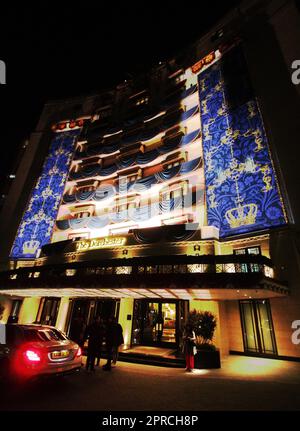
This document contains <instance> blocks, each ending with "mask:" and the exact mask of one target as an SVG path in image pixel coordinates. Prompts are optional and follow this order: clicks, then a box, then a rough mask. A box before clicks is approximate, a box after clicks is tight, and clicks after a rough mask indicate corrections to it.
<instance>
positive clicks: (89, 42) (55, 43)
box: [0, 0, 240, 185]
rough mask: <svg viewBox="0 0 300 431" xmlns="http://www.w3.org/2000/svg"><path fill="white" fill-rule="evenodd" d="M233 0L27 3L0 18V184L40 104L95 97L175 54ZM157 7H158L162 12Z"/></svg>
mask: <svg viewBox="0 0 300 431" xmlns="http://www.w3.org/2000/svg"><path fill="white" fill-rule="evenodd" d="M239 3H240V1H239V0H230V1H229V0H227V1H226V2H225V1H223V2H221V1H216V0H209V1H203V0H202V1H194V2H182V4H181V3H179V2H175V1H161V2H157V3H155V2H149V1H148V2H144V1H143V2H140V3H139V5H136V6H134V5H132V3H131V2H123V3H122V5H117V4H115V2H112V1H105V2H102V1H98V2H90V1H87V2H82V3H81V4H80V3H78V2H64V3H62V2H57V3H55V2H53V1H51V2H50V1H45V0H43V2H40V3H38V2H33V1H32V2H31V3H30V2H26V3H21V4H19V3H13V2H11V5H10V6H9V5H7V6H6V9H4V10H3V6H2V5H1V16H0V37H1V39H0V40H1V45H0V59H1V60H4V61H5V63H6V66H7V84H6V85H0V106H1V133H0V139H1V157H0V181H1V185H3V183H4V180H5V177H6V176H7V174H8V173H9V172H10V171H11V169H12V167H13V162H14V160H15V157H16V153H17V151H18V148H19V147H20V145H21V143H22V141H23V140H24V139H26V138H27V137H28V136H29V134H30V132H32V131H33V130H34V128H35V126H36V123H37V121H38V118H39V116H40V114H41V110H42V107H43V105H44V103H45V102H46V101H47V100H49V99H60V98H64V97H68V96H78V95H81V94H89V93H93V92H99V91H100V90H101V89H105V88H109V87H112V86H114V85H116V84H118V83H119V82H121V81H122V80H124V79H126V78H129V77H130V76H132V75H133V76H134V75H136V74H139V73H141V72H143V71H147V70H149V68H150V67H151V66H152V65H154V64H157V63H158V62H159V61H160V60H168V59H169V58H172V56H174V55H176V54H177V53H180V52H181V51H182V50H184V49H185V48H186V47H188V46H189V45H190V44H191V43H193V42H195V41H196V40H197V38H199V37H201V36H202V35H203V34H205V33H206V32H207V31H208V30H210V28H211V26H212V25H214V24H215V23H216V22H217V21H218V19H219V18H221V17H222V16H223V15H224V14H225V13H226V12H227V11H228V10H230V9H231V8H232V7H236V6H237V5H238V4H239ZM162 5H163V6H162Z"/></svg>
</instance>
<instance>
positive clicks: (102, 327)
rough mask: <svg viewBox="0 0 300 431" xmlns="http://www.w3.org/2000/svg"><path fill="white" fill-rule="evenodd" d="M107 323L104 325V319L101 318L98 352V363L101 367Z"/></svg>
mask: <svg viewBox="0 0 300 431" xmlns="http://www.w3.org/2000/svg"><path fill="white" fill-rule="evenodd" d="M105 330H106V328H105V325H104V320H103V319H100V326H99V344H98V349H97V354H96V359H97V360H96V365H97V367H99V365H100V359H101V354H102V344H103V340H104V337H105Z"/></svg>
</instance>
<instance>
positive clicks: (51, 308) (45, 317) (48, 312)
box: [36, 298, 60, 326]
mask: <svg viewBox="0 0 300 431" xmlns="http://www.w3.org/2000/svg"><path fill="white" fill-rule="evenodd" d="M59 304H60V299H59V298H42V299H41V302H40V306H39V311H38V314H37V318H36V323H40V324H41V325H51V326H55V324H56V319H57V314H58V309H59Z"/></svg>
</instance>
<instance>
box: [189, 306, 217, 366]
mask: <svg viewBox="0 0 300 431" xmlns="http://www.w3.org/2000/svg"><path fill="white" fill-rule="evenodd" d="M186 323H187V324H188V325H191V326H192V328H193V331H194V332H195V335H196V345H197V354H196V355H195V368H220V367H221V363H220V352H219V350H217V349H216V347H215V346H214V344H213V342H212V340H213V337H214V332H215V329H216V326H217V319H216V317H215V316H214V314H212V313H211V312H210V311H197V310H193V311H191V312H190V313H189V315H188V319H187V322H186Z"/></svg>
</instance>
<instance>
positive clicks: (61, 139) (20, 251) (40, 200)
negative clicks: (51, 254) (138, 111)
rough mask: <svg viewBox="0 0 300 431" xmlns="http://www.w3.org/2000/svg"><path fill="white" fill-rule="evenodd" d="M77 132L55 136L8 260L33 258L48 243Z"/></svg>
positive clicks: (77, 130)
mask: <svg viewBox="0 0 300 431" xmlns="http://www.w3.org/2000/svg"><path fill="white" fill-rule="evenodd" d="M79 132H80V130H79V129H76V130H72V131H68V132H61V133H57V134H56V136H55V137H54V139H53V140H52V142H51V144H50V149H49V154H48V156H47V158H46V160H45V162H44V165H43V168H42V173H41V175H40V177H39V178H38V180H37V182H36V185H35V188H34V189H33V192H32V194H31V198H30V201H29V203H28V205H27V208H26V211H25V213H24V215H23V218H22V222H21V224H20V226H19V229H18V233H17V236H16V238H15V242H14V244H13V247H12V250H11V254H10V257H11V258H14V259H18V258H35V257H36V256H37V255H38V252H39V251H40V250H41V247H42V246H43V245H45V244H47V243H48V242H49V241H50V238H51V234H52V230H53V227H54V224H55V220H56V216H57V212H58V208H59V204H60V201H61V197H62V194H63V191H64V188H65V183H66V179H67V177H68V172H69V166H70V163H71V159H72V156H73V152H74V147H75V142H76V140H77V136H78V134H79Z"/></svg>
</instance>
